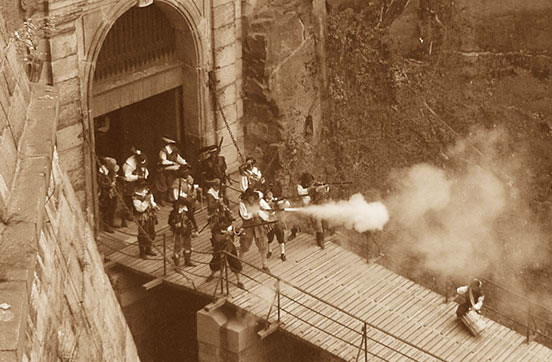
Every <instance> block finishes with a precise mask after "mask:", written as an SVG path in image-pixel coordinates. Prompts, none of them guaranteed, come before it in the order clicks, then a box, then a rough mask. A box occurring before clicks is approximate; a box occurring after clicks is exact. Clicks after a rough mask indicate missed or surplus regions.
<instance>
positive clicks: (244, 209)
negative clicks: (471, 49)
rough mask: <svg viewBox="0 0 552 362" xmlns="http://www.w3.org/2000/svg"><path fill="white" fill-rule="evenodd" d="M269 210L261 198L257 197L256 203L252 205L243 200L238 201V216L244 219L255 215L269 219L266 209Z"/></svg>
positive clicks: (265, 219) (249, 218)
mask: <svg viewBox="0 0 552 362" xmlns="http://www.w3.org/2000/svg"><path fill="white" fill-rule="evenodd" d="M263 209H264V210H269V209H270V206H268V204H267V203H266V201H265V200H264V199H262V198H260V199H259V202H258V203H255V204H253V205H250V204H249V203H245V202H243V201H241V202H240V217H241V218H242V219H244V220H251V219H252V218H254V217H255V216H258V217H260V218H261V219H262V220H263V221H269V220H270V216H269V215H268V212H267V211H264V210H263Z"/></svg>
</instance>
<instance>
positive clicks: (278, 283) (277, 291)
mask: <svg viewBox="0 0 552 362" xmlns="http://www.w3.org/2000/svg"><path fill="white" fill-rule="evenodd" d="M276 293H278V323H280V279H277V280H276Z"/></svg>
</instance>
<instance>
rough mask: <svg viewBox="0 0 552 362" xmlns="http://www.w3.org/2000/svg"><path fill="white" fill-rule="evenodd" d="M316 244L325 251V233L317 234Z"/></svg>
mask: <svg viewBox="0 0 552 362" xmlns="http://www.w3.org/2000/svg"><path fill="white" fill-rule="evenodd" d="M316 243H317V244H318V246H319V247H320V249H324V247H325V245H324V232H317V233H316Z"/></svg>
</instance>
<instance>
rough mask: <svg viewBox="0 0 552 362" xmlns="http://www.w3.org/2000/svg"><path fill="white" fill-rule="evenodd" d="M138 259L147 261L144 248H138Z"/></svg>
mask: <svg viewBox="0 0 552 362" xmlns="http://www.w3.org/2000/svg"><path fill="white" fill-rule="evenodd" d="M140 258H142V259H144V260H148V255H147V253H146V248H143V247H140Z"/></svg>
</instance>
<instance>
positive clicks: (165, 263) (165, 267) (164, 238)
mask: <svg viewBox="0 0 552 362" xmlns="http://www.w3.org/2000/svg"><path fill="white" fill-rule="evenodd" d="M163 275H167V234H166V233H163Z"/></svg>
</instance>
